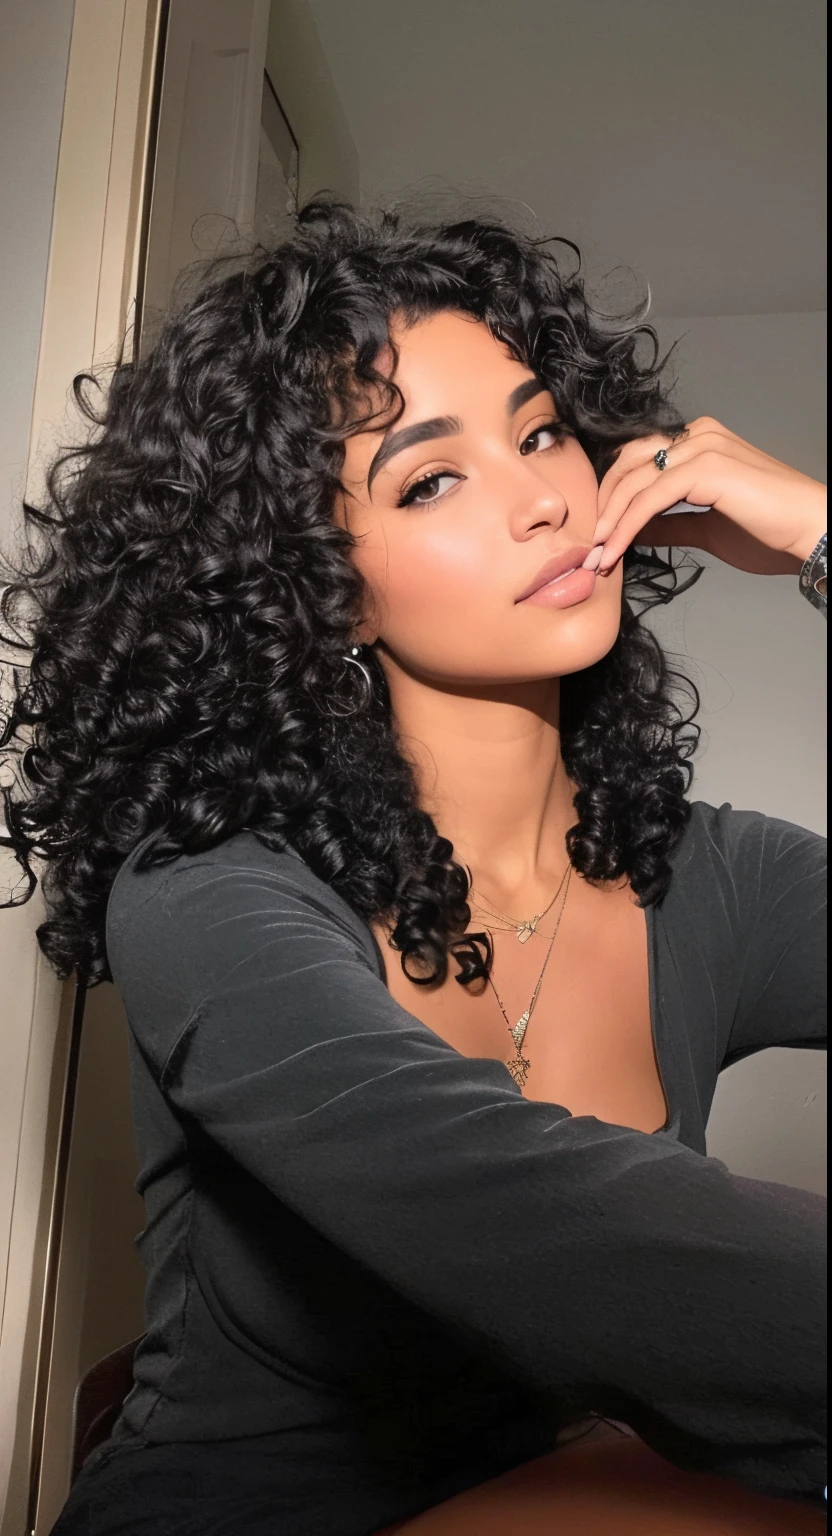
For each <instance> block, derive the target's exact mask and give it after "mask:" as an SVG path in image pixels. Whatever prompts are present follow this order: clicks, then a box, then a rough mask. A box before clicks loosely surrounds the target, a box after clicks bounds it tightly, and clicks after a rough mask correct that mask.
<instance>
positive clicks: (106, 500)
mask: <svg viewBox="0 0 832 1536" xmlns="http://www.w3.org/2000/svg"><path fill="white" fill-rule="evenodd" d="M564 248H566V249H567V250H568V253H569V258H570V259H569V263H568V265H570V266H571V267H572V269H573V270H572V271H571V272H569V271H566V270H564V264H563V258H562V254H561V255H560V256H559V254H558V253H559V252H560V253H562V251H563V249H564ZM574 252H575V248H574V247H573V246H571V244H570V243H569V242H552V241H546V240H541V239H537V238H532V237H530V236H528V235H525V234H519V233H517V232H516V231H514V230H512V229H511V228H510V227H508V225H507V224H506V223H504V222H502V221H501V220H499V219H486V220H481V219H468V220H464V221H458V222H445V223H435V222H434V223H432V224H429V225H425V224H418V223H413V222H411V223H408V222H407V220H406V218H403V217H402V216H401V215H400V214H398V213H391V212H387V213H381V214H376V215H374V216H364V215H362V214H359V213H358V212H356V211H355V210H354V209H352V208H350V207H349V206H347V205H345V204H342V203H338V202H335V201H333V200H318V201H315V202H313V203H312V204H310V205H309V206H307V207H306V208H305V209H304V210H303V211H302V212H301V214H300V215H299V217H298V219H297V221H296V225H295V227H294V230H293V232H292V235H291V238H289V239H288V240H287V241H286V242H285V243H283V244H281V245H280V246H279V247H278V248H277V249H275V250H271V251H263V250H258V251H257V252H256V253H255V254H254V255H251V256H249V258H248V259H247V260H246V261H245V262H244V263H243V264H242V265H241V264H240V262H239V261H238V262H237V263H236V264H235V265H233V267H232V268H229V267H228V266H227V265H224V264H223V263H218V264H217V268H216V270H214V271H213V272H212V273H211V275H210V276H209V278H208V280H207V281H205V282H204V283H203V285H202V286H201V288H200V290H199V292H198V293H197V294H196V296H195V297H192V298H191V299H190V300H189V301H188V302H187V303H186V304H185V305H184V307H182V306H180V307H179V308H178V309H177V310H176V311H174V312H172V313H171V314H170V315H169V316H168V318H167V320H166V322H165V324H164V326H163V327H162V329H161V331H160V334H159V337H158V339H157V341H156V342H155V344H154V346H153V347H152V350H151V351H150V352H149V354H148V355H147V356H145V357H142V358H139V359H135V360H133V361H124V360H122V361H120V362H119V363H118V364H117V365H116V367H115V369H114V372H113V374H112V377H111V378H110V379H109V382H108V385H107V387H105V388H103V389H102V388H101V387H100V385H99V383H98V381H97V379H96V377H95V375H93V374H90V373H84V374H79V375H78V377H77V378H76V379H75V381H74V393H75V398H76V401H77V403H78V405H79V407H80V409H81V411H82V412H83V413H84V415H85V417H86V418H87V420H88V422H89V423H90V428H91V430H90V431H89V433H88V440H87V441H86V442H85V443H84V445H83V446H81V447H75V448H72V449H70V450H69V451H66V452H64V453H62V454H61V455H60V456H59V457H58V458H57V460H56V462H55V463H54V464H53V466H52V468H51V470H50V472H49V475H48V479H47V487H48V488H47V492H46V496H45V498H44V502H45V504H43V505H41V506H40V507H39V508H36V507H34V506H31V505H28V504H27V505H25V509H24V510H25V518H26V524H27V527H28V532H29V537H28V542H27V549H28V554H27V555H26V556H25V557H24V559H23V561H22V563H20V562H19V563H18V565H17V567H16V569H15V570H14V572H13V573H12V575H13V579H12V580H11V582H10V583H9V584H8V585H7V587H6V589H5V591H4V593H3V597H2V603H0V612H2V616H3V619H4V621H5V622H4V630H5V634H6V643H7V645H8V644H14V645H17V646H19V647H21V648H23V649H25V652H26V656H25V658H23V659H22V660H21V664H20V665H19V666H16V667H15V669H14V674H13V683H12V689H11V707H10V709H9V712H8V714H7V718H6V722H5V727H4V730H3V735H2V740H0V745H2V746H3V748H4V749H5V757H6V761H7V763H8V761H9V760H10V759H13V760H14V762H15V764H16V772H15V773H14V774H13V775H12V777H11V782H7V783H6V786H5V789H4V798H5V818H6V836H5V837H4V839H3V842H4V843H5V844H6V846H10V847H11V848H13V849H14V851H15V853H16V855H17V858H18V861H19V864H20V865H21V867H22V870H23V872H24V876H23V884H24V886H25V890H24V895H23V899H25V896H26V895H27V894H28V893H29V892H30V891H31V889H32V888H33V886H34V883H35V881H36V872H35V871H36V869H37V874H38V875H39V876H40V878H41V879H42V882H43V886H44V893H45V898H46V902H47V919H46V921H45V922H44V923H43V924H42V925H41V926H40V928H39V929H38V939H39V942H40V945H41V947H42V949H43V951H44V953H45V954H46V955H47V956H48V958H49V959H50V961H51V962H52V963H53V965H54V966H55V967H56V969H57V971H58V973H59V974H60V975H62V976H66V975H68V974H70V973H72V972H73V971H77V972H78V973H79V975H82V976H83V977H84V978H85V979H87V980H88V981H90V982H92V983H95V982H97V981H101V980H105V979H108V978H109V970H108V964H107V955H106V949H105V938H104V923H105V911H106V905H107V899H108V895H109V892H110V888H111V885H112V882H113V879H114V876H115V874H116V871H117V869H118V867H119V865H120V864H121V862H122V861H123V859H124V858H125V856H126V855H127V854H128V853H130V852H131V850H133V849H134V848H135V847H136V845H137V844H138V843H139V842H140V841H145V840H147V841H146V846H145V848H144V849H143V851H142V853H141V855H140V865H141V866H142V867H146V866H147V865H149V864H156V863H159V862H162V861H166V860H170V859H173V858H175V857H176V856H177V855H180V854H183V853H188V854H192V853H196V852H198V851H200V850H203V849H207V848H211V847H212V846H214V845H216V844H217V843H219V842H221V841H222V840H223V839H225V838H228V837H231V836H233V835H234V834H235V833H238V832H240V831H243V830H246V831H249V832H252V833H254V834H256V836H257V837H258V838H260V839H261V840H262V842H263V843H264V844H266V846H268V847H270V848H274V849H280V848H282V847H285V846H286V845H287V844H288V845H291V846H293V847H294V848H295V849H296V850H297V851H298V852H299V853H300V854H301V855H302V857H303V858H304V859H305V860H306V861H307V863H308V864H309V865H310V867H311V868H312V869H313V870H314V871H315V873H316V874H317V875H318V876H320V878H321V879H323V880H324V881H326V882H327V883H328V884H330V885H331V886H332V887H333V889H335V890H336V891H337V892H338V893H339V894H340V895H341V896H342V897H343V898H344V899H345V900H346V901H347V902H348V903H349V904H350V905H351V906H352V908H353V909H354V910H355V911H356V912H358V913H360V914H361V915H362V917H364V918H365V919H366V920H368V921H369V920H371V919H374V918H379V917H381V918H384V919H385V920H387V921H388V922H389V923H390V924H391V925H392V940H393V943H394V945H395V946H396V947H397V948H398V949H399V950H400V951H401V956H402V965H403V966H404V968H405V969H406V971H407V973H408V975H411V976H412V977H413V979H417V980H420V981H425V982H431V981H438V980H441V979H443V978H444V977H445V976H446V975H447V972H448V965H449V955H451V954H453V955H454V957H455V960H456V964H457V967H458V970H457V972H456V974H457V979H458V980H459V981H460V982H462V983H464V984H468V983H469V982H471V981H473V980H475V979H476V978H478V977H479V978H482V977H483V976H484V975H485V974H486V972H487V968H488V965H489V963H490V951H489V947H488V944H487V942H486V941H485V940H482V941H481V942H480V941H477V942H475V943H474V944H472V943H471V942H470V940H466V939H465V938H464V930H465V929H466V927H467V925H468V923H469V921H470V912H469V908H468V905H467V896H468V890H469V881H468V875H467V873H466V871H465V870H464V869H463V868H462V867H461V865H460V864H459V863H458V862H456V861H455V859H454V851H453V848H452V846H451V844H450V842H449V841H448V840H447V839H446V838H444V837H442V836H440V835H439V833H438V831H437V828H436V826H435V825H434V823H433V821H432V820H431V818H430V816H428V815H427V814H426V813H425V812H424V811H423V810H422V809H420V807H419V804H418V800H417V794H416V787H415V783H414V778H413V774H412V770H411V767H410V765H409V764H408V762H407V761H406V759H405V757H404V756H403V754H402V752H401V751H400V748H399V744H398V742H397V737H396V730H395V722H394V720H393V718H392V715H391V708H390V700H389V696H388V692H387V688H386V683H385V678H384V673H383V669H382V666H381V664H380V662H379V660H378V657H377V656H375V654H374V652H373V651H372V649H371V648H366V649H365V652H364V660H365V662H366V664H367V666H368V668H369V671H370V676H371V678H372V689H371V696H370V697H366V696H365V693H364V692H363V691H362V690H363V686H364V685H363V682H362V678H361V675H360V673H359V672H358V671H357V669H355V668H353V667H350V666H348V665H345V661H344V655H345V652H346V651H347V650H348V648H349V646H350V644H351V642H352V639H353V635H354V632H355V626H356V622H357V619H358V617H359V614H360V611H361V608H362V597H363V587H362V582H361V579H360V577H359V575H358V573H357V571H356V569H355V566H354V564H353V562H352V560H351V538H350V536H349V534H348V533H347V532H346V531H345V530H344V529H342V528H340V527H338V526H337V525H336V522H335V521H334V518H333V506H334V501H335V497H336V493H337V491H338V489H339V485H340V474H341V469H342V463H343V455H344V441H345V439H346V437H347V436H348V435H349V434H350V433H352V432H355V431H357V430H360V429H361V427H362V426H366V425H367V423H368V422H369V421H371V420H376V418H377V417H378V416H379V406H378V401H379V399H381V400H382V402H383V405H382V408H381V410H382V413H383V412H385V411H386V412H388V413H392V417H391V416H390V415H389V414H388V416H387V417H386V418H385V419H394V418H395V416H396V415H397V414H400V412H401V409H402V400H401V396H400V393H399V391H398V390H397V388H396V386H395V385H394V384H393V383H392V382H391V381H390V379H389V377H388V376H387V375H384V374H382V373H380V372H379V371H378V368H377V366H376V364H377V360H378V358H379V354H380V353H381V352H382V349H383V348H384V347H385V345H387V344H389V327H390V322H391V318H392V317H394V316H397V315H403V316H404V317H405V318H406V319H407V320H408V321H415V320H417V319H418V318H420V317H423V316H427V315H429V314H432V313H435V312H437V311H440V310H443V309H454V310H457V311H462V312H465V313H468V314H470V315H472V316H475V317H476V318H477V319H478V320H481V321H483V322H484V323H485V324H486V325H487V326H488V327H489V329H490V331H491V332H492V334H493V335H494V336H495V337H496V338H498V339H500V340H501V341H503V342H504V343H505V344H506V345H507V346H508V347H509V348H510V349H511V351H512V353H513V355H515V356H516V357H518V358H519V359H521V360H522V361H523V362H525V363H526V364H527V365H528V366H529V367H530V368H531V369H532V370H533V371H534V372H535V374H536V375H537V376H538V377H539V378H540V379H541V380H542V381H543V382H544V383H545V384H546V385H547V386H548V387H549V388H550V390H551V392H552V394H553V396H554V398H555V400H556V402H557V405H558V408H559V411H560V412H561V414H562V416H563V418H564V419H565V421H566V422H567V423H568V424H569V425H570V426H571V428H572V429H573V430H574V432H575V433H576V435H577V437H578V439H579V441H580V443H581V444H582V446H583V447H584V449H585V451H586V452H587V454H588V455H589V457H590V459H591V461H592V463H593V465H594V467H595V469H596V473H597V474H598V476H599V477H600V475H601V474H602V473H603V472H604V470H605V468H606V467H607V466H608V465H609V463H611V462H612V459H613V457H614V455H615V452H616V450H617V449H618V448H619V446H620V445H621V444H623V443H624V442H626V441H627V440H628V439H630V438H633V437H637V436H640V435H645V434H647V433H650V432H653V431H656V430H661V431H662V432H666V433H669V434H671V435H676V434H677V433H678V432H679V431H680V430H681V429H682V426H683V423H682V420H681V418H680V417H679V415H678V413H677V412H676V410H675V409H674V408H673V406H672V405H671V404H670V403H669V401H668V398H667V391H666V390H665V388H664V387H663V383H662V378H663V375H662V366H663V364H662V360H661V359H660V357H659V349H658V342H657V339H656V336H655V333H654V332H653V331H652V329H651V328H650V327H648V326H646V325H645V324H643V323H642V324H640V323H638V316H636V317H634V316H632V315H630V316H626V317H624V319H622V320H620V321H618V322H613V321H612V320H610V318H609V317H601V316H599V315H598V314H597V313H595V312H594V311H593V309H592V307H591V305H590V303H589V301H588V298H587V296H586V292H585V288H584V284H583V281H582V279H581V276H580V262H579V260H578V263H577V270H575V263H574V262H573V261H572V254H573V253H574ZM97 389H98V390H99V396H98V400H97V402H96V395H95V392H96V390H97ZM371 399H374V400H375V402H376V404H375V407H374V408H372V407H369V406H367V405H366V402H367V401H369V400H371ZM362 402H365V403H364V404H363V405H362ZM696 574H698V572H694V576H695V575H696ZM691 579H693V577H688V578H687V579H685V580H684V581H680V579H679V576H678V574H677V572H676V571H675V570H674V568H673V567H672V565H671V563H670V562H669V560H668V561H665V560H663V559H661V558H660V557H659V556H658V554H657V553H656V552H655V551H653V552H646V551H638V552H636V551H631V552H630V554H629V555H628V556H627V561H626V567H625V601H624V605H623V616H622V623H621V629H620V633H619V636H618V639H617V641H616V643H615V645H614V646H613V648H612V650H611V651H610V652H609V654H608V655H607V656H605V657H604V658H603V660H601V661H599V662H597V663H596V664H595V665H594V666H591V667H589V668H587V669H586V670H585V671H582V672H580V673H577V674H575V675H574V676H571V677H567V678H565V679H564V680H563V684H562V719H561V735H562V754H563V760H564V765H565V768H566V771H567V773H568V775H569V777H570V780H571V781H572V782H573V783H574V784H575V786H576V789H577V792H576V795H575V802H574V803H575V812H576V822H575V825H574V827H573V828H572V829H571V831H570V832H569V835H568V851H569V856H570V859H571V861H572V864H573V866H574V868H575V869H576V870H578V871H579V872H580V873H581V874H582V875H583V876H585V877H586V878H587V879H589V880H592V881H610V880H615V879H619V878H621V877H622V876H626V877H628V879H629V881H630V883H631V885H632V888H633V890H634V892H635V893H636V895H637V897H638V898H639V900H640V901H641V903H642V904H643V905H647V904H649V903H653V902H657V901H659V900H660V899H661V897H662V895H663V893H664V892H665V890H666V888H667V885H668V881H669V879H670V864H669V855H670V853H671V851H672V849H673V846H674V844H675V843H676V842H677V840H678V838H679V836H680V835H681V832H682V829H683V827H684V825H685V822H686V819H687V815H688V807H687V803H686V799H685V795H686V792H687V790H688V788H689V784H690V777H691V771H692V770H691V767H690V763H689V759H690V756H691V753H692V751H693V749H694V746H695V740H696V728H695V727H694V726H693V725H692V717H693V712H695V708H696V703H697V701H696V699H695V696H694V701H693V707H692V709H691V708H690V707H688V710H687V712H685V709H684V708H683V707H682V704H681V703H680V701H679V697H678V695H679V685H680V680H679V679H678V678H677V676H676V674H673V673H671V671H670V670H669V667H668V664H667V661H666V658H665V656H664V655H663V652H662V650H661V647H660V646H659V644H658V643H657V641H656V640H655V638H654V637H653V636H652V634H651V633H650V631H649V629H648V628H647V627H645V625H644V624H643V622H642V614H643V613H644V611H645V609H646V608H648V607H650V606H651V605H652V604H655V603H656V602H665V601H667V600H668V599H669V597H671V596H672V595H673V593H674V591H677V590H679V589H680V588H681V587H683V586H687V585H689V584H690V580H691ZM693 692H694V695H695V690H694V691H693ZM7 780H8V775H7ZM41 861H43V862H41Z"/></svg>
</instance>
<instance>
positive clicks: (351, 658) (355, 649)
mask: <svg viewBox="0 0 832 1536" xmlns="http://www.w3.org/2000/svg"><path fill="white" fill-rule="evenodd" d="M360 658H361V646H360V645H351V646H350V648H349V650H348V652H347V654H346V655H345V657H344V660H345V661H348V662H349V664H350V666H351V667H357V668H358V670H359V672H360V673H361V675H362V677H363V678H364V682H365V683H366V685H367V692H368V694H371V693H372V691H373V679H372V677H371V676H370V669H369V667H368V666H367V665H366V663H365V662H363V661H362V660H361V659H360Z"/></svg>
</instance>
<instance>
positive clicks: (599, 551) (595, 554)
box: [581, 544, 604, 571]
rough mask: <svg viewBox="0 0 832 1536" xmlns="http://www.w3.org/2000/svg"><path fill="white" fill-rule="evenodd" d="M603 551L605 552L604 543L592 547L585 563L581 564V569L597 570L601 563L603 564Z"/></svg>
mask: <svg viewBox="0 0 832 1536" xmlns="http://www.w3.org/2000/svg"><path fill="white" fill-rule="evenodd" d="M603 553H604V546H603V544H596V545H595V548H594V549H591V550H590V551H589V554H588V555H587V557H586V559H585V561H584V563H583V565H582V566H581V570H582V571H597V569H598V567H599V565H600V564H601V556H602V555H603Z"/></svg>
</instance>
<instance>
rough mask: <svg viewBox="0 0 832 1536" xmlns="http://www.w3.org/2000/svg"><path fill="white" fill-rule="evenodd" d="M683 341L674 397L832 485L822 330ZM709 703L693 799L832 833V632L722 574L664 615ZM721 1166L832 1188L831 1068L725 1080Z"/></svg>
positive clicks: (791, 323) (779, 1059) (675, 329)
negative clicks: (831, 1162) (831, 799)
mask: <svg viewBox="0 0 832 1536" xmlns="http://www.w3.org/2000/svg"><path fill="white" fill-rule="evenodd" d="M656 326H657V329H658V330H659V332H660V335H661V337H662V341H663V342H666V343H669V342H670V341H672V340H674V339H676V338H678V337H681V338H682V339H681V342H680V346H679V353H678V360H677V362H676V363H675V370H676V373H677V375H678V380H679V383H678V398H679V401H680V404H682V405H683V407H684V409H685V413H686V415H687V417H688V419H690V418H691V417H693V416H695V415H705V414H707V415H710V416H716V417H717V419H718V420H720V421H723V422H724V423H725V425H726V426H728V427H730V428H731V430H732V431H734V432H738V433H739V434H740V436H741V437H744V438H746V439H747V440H748V441H749V442H752V443H755V444H756V445H757V446H758V447H760V448H763V449H765V450H766V452H768V453H772V454H774V455H775V457H777V458H779V459H782V460H784V461H785V462H786V463H788V464H793V465H794V466H795V467H796V468H797V469H801V470H803V471H804V472H805V473H806V474H810V475H813V476H815V477H816V478H818V479H821V480H825V479H826V405H825V394H826V315H825V314H777V315H727V316H726V315H722V316H718V317H716V318H701V317H700V318H698V319H694V320H670V319H669V320H661V321H657V322H656ZM657 628H658V631H659V633H660V634H661V635H662V637H663V639H664V640H665V642H666V644H668V645H669V646H670V647H671V648H672V649H673V650H675V651H677V652H678V653H680V655H681V656H682V658H683V659H684V660H685V663H686V665H687V668H688V670H689V671H690V672H691V673H692V675H693V677H694V679H695V681H696V683H697V685H698V686H699V688H700V689H701V692H702V706H703V707H702V714H701V716H700V719H701V722H702V725H703V726H704V736H703V742H702V746H701V749H700V752H699V755H698V758H697V762H696V777H695V780H694V786H693V794H694V796H695V797H696V798H698V799H702V800H709V801H711V802H712V803H716V804H721V803H722V801H724V800H729V801H731V803H732V804H733V805H735V806H737V807H738V808H741V809H752V810H759V811H764V812H765V813H766V814H767V815H770V816H780V817H783V818H784V819H785V820H787V821H793V822H797V823H798V824H799V825H800V826H804V827H809V828H811V829H812V830H813V831H816V832H823V833H825V831H826V687H825V673H826V626H825V624H824V622H823V620H822V618H821V617H820V615H819V614H818V613H816V612H815V610H814V609H813V608H811V607H810V606H809V604H808V603H807V602H806V601H805V600H804V599H803V598H801V597H800V595H799V593H798V591H797V582H796V580H795V579H794V578H792V577H789V576H774V577H768V578H762V577H759V576H749V575H746V574H745V573H743V572H740V571H732V570H730V569H728V567H726V566H723V565H720V564H719V563H718V562H712V564H711V568H710V569H708V570H707V571H706V573H705V575H704V576H703V577H702V578H701V579H700V581H699V583H698V585H697V586H696V587H695V588H694V589H693V591H692V593H690V594H689V595H686V596H684V597H682V598H679V599H678V601H677V602H675V603H672V604H671V605H670V607H669V608H667V609H665V610H664V611H663V612H662V613H660V614H659V615H658V618H657ZM708 1146H709V1150H710V1151H711V1153H712V1154H713V1155H715V1156H717V1157H721V1158H723V1159H724V1160H725V1162H727V1163H728V1164H729V1166H730V1167H731V1168H733V1169H734V1170H735V1171H736V1172H737V1173H742V1174H746V1175H748V1176H749V1177H752V1178H760V1179H763V1178H765V1179H775V1180H778V1181H780V1182H782V1183H785V1184H795V1185H800V1186H803V1187H805V1188H807V1189H814V1190H817V1191H821V1192H823V1191H825V1189H826V1054H825V1052H820V1051H793V1050H771V1051H763V1052H761V1053H760V1054H759V1055H758V1056H755V1057H751V1058H749V1059H747V1060H746V1061H743V1062H739V1063H738V1064H737V1065H736V1066H733V1067H731V1068H730V1069H729V1071H727V1072H726V1073H724V1074H723V1076H722V1078H721V1079H720V1083H719V1087H718V1091H717V1095H716V1101H715V1104H714V1109H713V1113H712V1116H711V1121H710V1125H709V1127H708Z"/></svg>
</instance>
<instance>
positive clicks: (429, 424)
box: [367, 416, 462, 491]
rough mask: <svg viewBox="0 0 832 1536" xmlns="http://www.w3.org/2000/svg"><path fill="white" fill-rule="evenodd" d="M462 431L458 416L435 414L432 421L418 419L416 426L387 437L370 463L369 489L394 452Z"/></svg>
mask: <svg viewBox="0 0 832 1536" xmlns="http://www.w3.org/2000/svg"><path fill="white" fill-rule="evenodd" d="M461 431H462V422H461V421H460V419H459V417H458V416H434V417H433V419H432V420H431V421H417V422H416V423H415V425H414V426H412V427H402V430H401V432H394V433H393V434H392V436H391V437H386V438H385V439H384V442H383V443H382V445H381V447H380V448H379V450H378V453H377V454H376V456H375V458H374V459H373V462H372V464H371V465H370V469H369V473H368V475H367V490H368V491H369V490H370V488H371V487H372V484H373V481H374V480H375V478H376V475H377V474H378V472H379V470H380V469H383V468H384V466H385V464H386V463H387V461H388V460H389V459H392V458H393V455H394V454H396V453H404V450H405V448H414V447H415V446H416V444H417V443H428V442H430V440H431V439H432V438H434V437H459V434H460V432H461Z"/></svg>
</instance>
